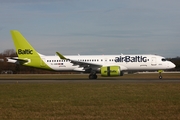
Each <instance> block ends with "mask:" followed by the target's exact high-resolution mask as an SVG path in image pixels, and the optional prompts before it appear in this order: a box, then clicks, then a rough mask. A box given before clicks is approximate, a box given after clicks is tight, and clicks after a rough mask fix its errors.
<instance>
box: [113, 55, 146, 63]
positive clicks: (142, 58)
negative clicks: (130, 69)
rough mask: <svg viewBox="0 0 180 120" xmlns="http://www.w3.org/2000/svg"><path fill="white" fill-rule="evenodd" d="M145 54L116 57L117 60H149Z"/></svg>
mask: <svg viewBox="0 0 180 120" xmlns="http://www.w3.org/2000/svg"><path fill="white" fill-rule="evenodd" d="M147 61H148V59H147V57H145V56H119V57H115V62H147Z"/></svg>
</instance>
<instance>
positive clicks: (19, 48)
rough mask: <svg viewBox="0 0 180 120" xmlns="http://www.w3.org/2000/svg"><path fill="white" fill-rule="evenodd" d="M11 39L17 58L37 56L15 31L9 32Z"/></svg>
mask: <svg viewBox="0 0 180 120" xmlns="http://www.w3.org/2000/svg"><path fill="white" fill-rule="evenodd" d="M11 35H12V39H13V42H14V46H15V48H16V52H17V54H18V57H19V58H31V57H33V56H39V55H38V53H37V52H36V50H35V49H34V48H33V47H32V46H31V45H30V44H29V42H28V41H27V40H26V39H25V38H24V37H23V35H22V34H21V33H20V32H19V31H17V30H11Z"/></svg>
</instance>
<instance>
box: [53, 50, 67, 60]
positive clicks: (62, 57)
mask: <svg viewBox="0 0 180 120" xmlns="http://www.w3.org/2000/svg"><path fill="white" fill-rule="evenodd" d="M56 54H57V55H58V56H59V57H60V58H61V59H67V58H65V57H64V56H63V55H61V54H60V53H59V52H56Z"/></svg>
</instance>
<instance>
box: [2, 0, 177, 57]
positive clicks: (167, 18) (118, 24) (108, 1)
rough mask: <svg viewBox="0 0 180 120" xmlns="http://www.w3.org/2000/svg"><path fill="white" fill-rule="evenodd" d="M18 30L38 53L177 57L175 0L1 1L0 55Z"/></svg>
mask: <svg viewBox="0 0 180 120" xmlns="http://www.w3.org/2000/svg"><path fill="white" fill-rule="evenodd" d="M12 29H16V30H19V31H20V32H21V33H22V34H23V36H24V37H25V38H26V39H27V40H28V41H29V42H30V44H31V45H32V46H33V47H34V48H35V49H36V50H37V51H38V52H39V53H41V54H45V55H54V54H55V52H56V51H58V52H60V53H62V54H64V55H73V54H95V55H96V54H100V55H102V54H104V55H107V54H111V55H112V54H121V53H123V54H158V55H162V56H164V57H176V56H180V47H179V46H180V0H0V52H3V51H4V50H7V49H14V45H13V42H12V39H11V36H10V30H12Z"/></svg>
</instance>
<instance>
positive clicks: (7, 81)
mask: <svg viewBox="0 0 180 120" xmlns="http://www.w3.org/2000/svg"><path fill="white" fill-rule="evenodd" d="M4 83H180V80H179V79H172V80H170V79H168V80H163V79H162V80H160V79H156V80H155V79H152V80H150V79H148V80H142V79H141V80H138V79H137V80H134V79H133V80H127V79H126V80H122V79H121V80H107V79H106V80H103V79H101V80H98V79H97V80H89V79H81V80H77V79H75V80H73V79H71V80H66V79H64V80H34V79H33V80H0V84H4Z"/></svg>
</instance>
